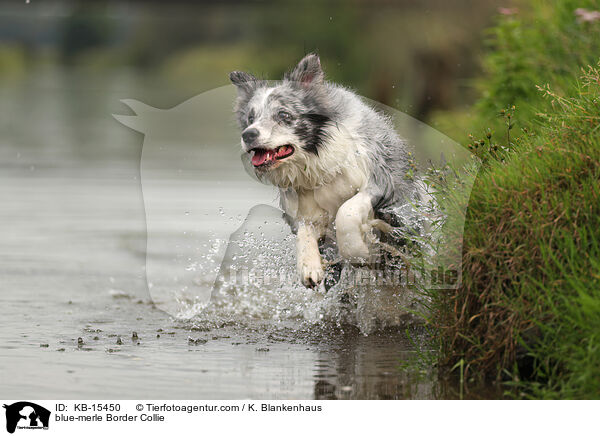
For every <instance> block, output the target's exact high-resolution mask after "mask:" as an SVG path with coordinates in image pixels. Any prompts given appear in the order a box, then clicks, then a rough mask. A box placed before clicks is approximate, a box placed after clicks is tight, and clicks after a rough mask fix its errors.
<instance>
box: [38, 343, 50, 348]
mask: <svg viewBox="0 0 600 436" xmlns="http://www.w3.org/2000/svg"><path fill="white" fill-rule="evenodd" d="M49 346H50V344H40V347H42V348H48V347H49Z"/></svg>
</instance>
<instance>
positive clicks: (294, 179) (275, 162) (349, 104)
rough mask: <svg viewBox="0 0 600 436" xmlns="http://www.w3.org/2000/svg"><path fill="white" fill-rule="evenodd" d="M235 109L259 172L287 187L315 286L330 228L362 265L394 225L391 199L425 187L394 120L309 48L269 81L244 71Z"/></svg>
mask: <svg viewBox="0 0 600 436" xmlns="http://www.w3.org/2000/svg"><path fill="white" fill-rule="evenodd" d="M229 78H230V80H231V82H232V83H233V84H234V85H235V86H236V88H237V99H236V101H235V107H234V112H235V114H236V117H237V121H238V123H239V125H240V127H241V129H242V133H241V146H242V149H243V151H244V152H246V153H248V154H249V157H250V159H251V165H252V169H253V170H254V172H255V173H256V176H257V177H258V178H259V179H261V180H263V181H266V182H268V183H271V184H273V185H275V186H276V187H277V188H279V193H280V203H281V207H282V209H283V211H284V212H285V215H286V216H287V217H288V218H289V222H290V224H291V227H292V230H293V231H294V232H295V233H296V235H297V242H296V253H297V259H296V260H297V269H298V275H299V278H300V281H301V282H302V283H303V284H304V285H305V286H307V287H315V286H318V285H319V284H320V283H321V282H322V281H323V279H324V276H325V269H324V261H323V259H322V257H321V252H320V250H319V247H320V243H321V246H322V244H323V241H324V240H325V239H326V238H327V237H329V238H331V239H333V240H334V241H335V246H336V247H337V251H338V253H339V256H341V258H343V259H345V260H347V261H349V262H351V263H352V264H359V265H364V264H368V263H369V262H370V259H372V258H373V253H374V251H376V250H375V249H374V247H375V246H376V245H377V238H376V236H374V235H375V233H376V232H377V231H383V232H389V231H390V229H391V228H392V225H393V223H392V222H390V221H392V219H391V218H390V217H391V216H392V215H391V214H390V213H389V211H390V210H392V208H394V207H397V206H398V205H402V204H406V203H407V202H409V201H411V200H413V199H416V198H417V197H418V195H419V194H418V192H419V190H418V186H417V183H416V182H415V180H414V179H412V178H411V177H408V174H409V173H410V156H409V151H408V148H407V144H406V143H405V141H403V140H402V139H401V138H400V137H399V136H398V135H397V134H396V132H395V130H394V128H393V126H392V123H391V120H390V119H389V118H388V117H386V116H385V115H384V114H382V113H380V112H378V111H376V110H375V109H374V108H372V107H370V106H369V105H368V104H367V103H365V102H364V101H363V100H362V99H361V98H360V97H359V96H358V95H357V94H355V93H354V92H352V91H350V90H348V89H346V88H344V87H342V86H339V85H337V84H334V83H331V82H328V81H326V80H325V74H324V72H323V68H322V67H321V61H320V59H319V57H318V56H317V55H316V54H308V55H307V56H305V57H304V58H303V59H302V60H301V61H300V62H299V63H298V65H296V67H295V68H293V69H292V70H291V71H290V72H288V73H287V74H285V76H284V78H283V80H280V81H276V82H268V81H265V80H261V79H258V78H256V77H255V76H253V75H252V74H249V73H246V72H240V71H233V72H232V73H230V75H229Z"/></svg>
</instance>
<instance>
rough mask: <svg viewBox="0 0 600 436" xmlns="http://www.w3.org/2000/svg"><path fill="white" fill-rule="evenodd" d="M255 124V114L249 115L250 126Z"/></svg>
mask: <svg viewBox="0 0 600 436" xmlns="http://www.w3.org/2000/svg"><path fill="white" fill-rule="evenodd" d="M253 122H254V114H250V115H248V125H250V124H252V123H253Z"/></svg>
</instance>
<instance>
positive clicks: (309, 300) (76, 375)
mask: <svg viewBox="0 0 600 436" xmlns="http://www.w3.org/2000/svg"><path fill="white" fill-rule="evenodd" d="M148 83H149V82H145V81H143V80H134V77H133V76H132V75H130V74H128V73H126V72H125V73H121V74H115V75H109V76H105V77H102V78H100V77H95V78H90V77H86V76H85V75H83V74H80V73H76V72H65V71H57V70H53V69H46V70H40V71H35V72H32V73H31V74H30V75H28V76H27V77H23V78H19V79H15V80H14V81H12V82H3V85H2V88H1V90H0V93H1V98H0V102H1V105H2V106H1V111H2V117H1V121H0V122H1V123H2V131H3V132H6V133H3V136H2V144H1V148H0V159H1V160H0V204H2V207H1V208H0V228H2V232H1V233H0V307H1V309H0V310H1V313H2V329H1V330H0V386H1V391H2V393H3V396H4V397H6V398H9V397H11V398H40V399H42V398H174V399H175V398H179V399H187V398H190V399H191V398H195V399H202V398H205V399H208V398H215V399H216V398H219V399H222V398H270V399H284V398H294V399H311V398H317V399H329V398H340V399H352V398H359V399H388V398H390V399H400V398H454V397H456V396H457V395H458V388H457V386H456V384H455V383H453V382H452V381H449V380H447V379H444V378H442V377H440V376H439V375H438V374H437V372H436V370H435V368H433V367H432V366H427V365H425V366H423V364H422V363H421V364H418V362H419V360H418V359H417V356H419V355H423V353H425V354H427V353H428V351H429V350H428V347H429V345H427V344H428V342H427V340H426V339H427V338H426V334H425V331H424V329H423V328H422V327H420V326H419V325H418V324H415V323H413V322H408V323H407V322H404V321H406V320H394V321H393V322H388V323H384V324H387V325H393V327H387V328H378V327H380V326H372V325H371V326H364V325H361V324H360V323H359V322H353V323H352V322H350V323H348V322H347V321H348V319H345V318H343V317H342V316H341V314H340V312H339V311H338V312H336V310H337V309H336V310H333V309H332V310H331V311H329V312H325V313H324V312H323V311H322V310H321V309H322V308H323V307H330V308H331V307H338V306H336V305H335V304H334V303H336V302H337V300H336V301H333V297H331V296H327V295H326V296H323V295H322V294H318V293H314V292H313V291H307V290H304V289H303V288H299V287H297V286H295V285H292V284H290V285H287V287H278V288H277V289H271V290H269V291H268V292H267V291H265V292H264V293H261V292H257V289H259V288H257V287H251V288H248V289H246V290H244V292H240V293H238V294H237V295H235V296H234V299H233V300H229V301H228V300H227V298H226V297H227V295H228V294H227V293H225V294H224V295H222V297H223V298H225V300H224V301H225V303H223V302H222V301H221V303H214V304H213V303H211V304H210V305H209V306H207V305H206V302H198V301H197V299H194V297H193V296H192V297H190V296H186V295H184V294H180V295H171V294H168V293H167V294H153V295H151V293H150V292H149V291H148V286H147V283H146V278H147V277H150V273H149V272H148V271H146V252H147V251H148V256H149V259H150V261H149V265H153V266H154V270H153V271H152V274H151V276H152V278H153V279H156V280H158V281H161V280H163V279H164V281H165V283H169V282H171V281H172V271H171V269H170V268H171V267H172V265H173V264H172V262H171V259H172V255H173V254H174V253H173V252H171V251H169V250H171V249H172V247H173V245H172V244H173V241H176V242H175V243H176V244H178V243H179V242H181V243H185V244H188V245H187V246H188V247H191V248H190V249H192V251H194V250H195V252H196V253H200V254H203V255H204V257H203V256H201V255H198V256H196V257H193V255H191V257H190V258H189V259H186V260H185V261H186V262H188V263H189V265H192V266H193V267H191V268H189V270H190V271H191V274H194V275H195V280H199V281H200V284H199V289H204V290H206V289H207V285H209V284H210V283H212V282H211V280H208V279H206V283H202V274H199V271H200V272H201V271H202V267H203V266H202V262H203V260H202V259H204V261H206V259H207V256H206V253H207V251H206V250H208V249H207V248H206V246H203V245H202V244H203V243H206V242H207V241H210V240H211V238H212V237H213V236H214V234H213V233H214V232H217V233H219V232H220V234H229V233H230V231H231V229H236V228H238V227H239V226H240V225H241V224H242V222H243V220H244V218H245V217H244V214H243V212H242V211H243V210H247V204H251V203H252V202H253V195H252V193H253V192H256V193H257V196H258V195H259V193H260V192H263V193H264V189H265V187H263V186H259V185H252V183H254V182H252V181H248V182H247V186H248V190H247V191H244V192H243V193H242V194H241V193H240V192H239V191H238V190H237V189H235V186H234V185H231V184H228V183H225V182H224V183H216V184H214V185H210V186H209V190H208V192H202V191H199V192H197V194H198V195H199V198H206V199H207V200H206V201H205V202H202V201H201V204H203V205H204V206H206V204H209V203H210V201H213V203H214V205H213V206H214V207H217V205H219V206H218V207H222V208H223V210H222V215H225V216H226V217H231V218H232V219H223V220H221V221H220V220H218V219H216V220H213V222H212V224H211V225H212V226H213V228H205V229H204V230H205V232H204V233H201V234H194V235H195V236H194V238H199V239H193V238H192V237H191V236H189V235H187V234H186V233H185V232H186V227H185V222H187V221H185V220H184V221H182V222H183V228H182V222H172V221H170V220H168V219H164V220H160V219H158V220H154V221H153V222H154V223H159V224H157V225H156V226H153V227H152V232H153V236H154V239H152V241H153V243H152V244H150V243H149V245H148V250H147V246H146V243H147V240H149V239H148V238H147V237H148V236H149V235H148V233H147V222H146V219H147V216H146V214H145V209H144V197H143V196H142V189H141V184H140V172H139V162H140V152H141V140H142V138H141V136H140V135H136V134H135V133H133V132H131V131H130V130H128V129H126V128H125V127H123V126H121V125H119V124H118V123H117V122H116V121H115V120H113V119H112V118H111V116H110V114H111V113H114V112H120V113H123V107H122V106H121V105H120V104H119V103H118V101H119V99H121V98H124V97H129V96H131V95H142V96H145V97H146V98H148V99H150V100H152V99H153V98H154V99H157V100H161V99H163V101H164V99H165V96H164V95H162V96H161V95H159V94H157V92H156V91H155V90H156V89H163V88H162V87H160V86H150V85H148ZM149 90H152V91H149ZM173 103H176V102H173ZM239 165H240V163H239V161H236V162H231V167H230V168H229V169H228V170H227V171H230V174H231V177H227V178H226V180H242V177H245V174H243V172H242V171H241V169H239V174H240V176H239V177H240V178H239V179H236V178H235V177H237V176H234V175H233V174H236V172H237V171H238V168H239ZM215 171H216V172H215V174H217V173H218V174H222V171H223V168H217V169H216V170H215ZM209 176H210V175H209ZM209 179H210V177H209ZM171 182H172V183H161V184H160V187H159V189H157V190H152V189H150V188H149V191H148V192H150V191H152V192H153V193H157V192H158V194H157V195H158V196H157V198H158V199H160V201H162V202H163V203H161V204H162V207H161V210H167V211H168V210H170V207H169V206H170V205H177V204H180V203H182V202H183V203H185V200H186V199H187V198H189V192H186V190H185V189H186V188H185V187H186V186H187V187H188V189H192V188H190V185H189V184H188V183H182V182H181V180H180V181H171ZM232 183H233V182H232ZM205 188H206V186H205ZM145 189H146V188H145ZM199 189H201V188H199ZM254 190H255V191H254ZM215 199H216V200H215ZM147 200H148V197H146V201H147ZM210 204H212V203H210ZM213 206H211V207H213ZM184 209H185V207H184ZM182 210H183V209H182ZM194 213H195V212H194V210H191V211H188V212H186V213H185V216H186V217H188V216H189V217H190V219H193V218H194ZM223 222H226V223H228V224H226V225H225V224H222V223H223ZM209 227H210V226H209ZM191 230H192V229H191ZM191 233H192V232H191V231H190V234H191ZM188 236H189V237H188ZM190 241H193V243H191V242H190ZM196 242H197V244H196ZM213 248H214V253H216V254H215V256H216V255H217V254H218V253H223V252H224V251H225V249H226V244H224V245H222V246H220V247H216V248H215V247H213ZM217 257H218V256H217ZM288 261H289V262H288V264H289V265H292V263H291V262H293V259H292V260H290V259H288ZM199 263H200V265H199ZM204 266H206V265H204ZM209 269H210V270H211V271H214V265H211V266H210V268H209ZM148 281H150V279H149V280H148ZM192 294H194V295H196V294H197V293H192ZM332 295H333V294H332ZM157 296H158V297H160V298H155V297H157ZM151 297H152V298H151ZM161 298H162V299H163V301H159V300H160V299H161ZM327 298H329V299H330V300H331V301H330V304H329V305H323V304H322V303H320V302H322V301H323V300H325V299H327ZM215 301H218V300H215ZM171 303H176V307H177V310H176V311H175V312H176V313H174V312H173V311H172V310H169V313H170V314H169V313H167V312H165V311H164V310H162V309H164V308H165V307H168V306H169V304H171ZM165 304H166V306H165ZM315 305H316V306H318V308H319V310H317V309H315V307H316V306H315ZM359 307H361V306H360V304H359ZM311 308H312V309H314V310H312V309H311ZM311 310H312V312H311ZM365 310H372V308H371V309H369V308H367V309H365ZM368 314H369V316H367V317H366V318H367V319H370V318H372V316H371V315H373V312H368ZM173 315H178V316H173ZM355 315H356V314H355ZM358 318H360V316H359V317H358ZM358 318H356V316H355V321H356V319H358ZM363 319H365V318H364V317H363ZM352 324H354V325H352ZM133 332H135V333H136V335H135V337H134V333H133ZM366 332H368V333H369V334H368V335H365V334H364V333H366ZM119 339H120V340H119ZM415 362H416V363H415ZM473 395H474V396H476V397H477V396H482V395H484V394H483V393H482V392H481V391H478V392H477V393H476V394H473Z"/></svg>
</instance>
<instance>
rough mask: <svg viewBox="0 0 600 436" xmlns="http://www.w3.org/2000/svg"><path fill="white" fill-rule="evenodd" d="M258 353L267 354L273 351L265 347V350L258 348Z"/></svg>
mask: <svg viewBox="0 0 600 436" xmlns="http://www.w3.org/2000/svg"><path fill="white" fill-rule="evenodd" d="M256 351H259V352H261V353H266V352H268V351H271V350H269V349H268V348H266V347H264V348H257V349H256Z"/></svg>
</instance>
